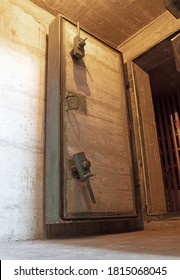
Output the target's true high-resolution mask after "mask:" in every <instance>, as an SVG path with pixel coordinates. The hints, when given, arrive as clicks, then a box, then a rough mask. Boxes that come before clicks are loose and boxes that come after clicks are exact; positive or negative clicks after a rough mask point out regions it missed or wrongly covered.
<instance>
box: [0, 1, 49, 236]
mask: <svg viewBox="0 0 180 280" xmlns="http://www.w3.org/2000/svg"><path fill="white" fill-rule="evenodd" d="M0 4H1V7H0V61H1V63H0V89H1V91H0V213H1V215H0V240H1V241H3V240H5V241H6V240H23V239H34V238H41V237H42V236H43V215H44V213H43V193H44V189H43V188H44V187H43V168H44V166H43V162H44V159H43V149H44V96H45V57H46V34H47V30H48V25H49V23H50V21H51V20H52V18H53V17H52V16H51V15H49V14H48V13H47V12H45V11H43V10H41V9H39V8H38V7H37V6H35V5H33V4H32V3H31V2H29V1H27V0H23V1H19V0H1V1H0Z"/></svg>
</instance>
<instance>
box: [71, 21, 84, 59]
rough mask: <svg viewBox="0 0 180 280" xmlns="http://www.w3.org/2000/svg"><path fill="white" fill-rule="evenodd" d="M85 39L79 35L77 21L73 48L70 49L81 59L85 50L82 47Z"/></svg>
mask: <svg viewBox="0 0 180 280" xmlns="http://www.w3.org/2000/svg"><path fill="white" fill-rule="evenodd" d="M86 40H87V38H86V39H83V38H81V37H80V28H79V22H78V23H77V36H76V37H74V48H73V50H72V53H73V55H74V56H75V57H76V58H78V59H81V58H83V57H84V56H85V50H84V47H85V45H86Z"/></svg>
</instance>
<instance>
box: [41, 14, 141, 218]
mask: <svg viewBox="0 0 180 280" xmlns="http://www.w3.org/2000/svg"><path fill="white" fill-rule="evenodd" d="M57 21H58V20H57ZM55 25H56V26H55V28H56V29H57V28H59V29H60V32H59V34H60V35H58V36H59V37H58V36H57V33H56V32H54V31H52V32H51V33H52V34H51V36H54V43H53V44H52V46H51V44H50V47H49V52H51V53H52V60H53V62H51V65H53V66H51V65H49V70H48V71H49V78H48V79H49V86H48V91H49V92H50V94H49V97H48V98H49V99H51V100H49V101H48V100H47V102H50V103H51V102H54V105H52V106H51V107H50V105H48V106H49V110H51V111H52V112H51V114H53V110H54V109H53V108H55V109H56V106H57V105H56V103H58V102H60V114H59V115H58V114H57V115H56V116H55V117H54V118H52V119H50V120H49V122H51V124H52V125H51V124H49V130H48V128H47V134H51V137H52V138H53V137H58V139H59V140H58V141H59V145H61V147H60V148H58V147H56V146H57V145H58V143H57V141H55V142H54V144H52V142H51V141H50V140H48V141H47V151H48V152H47V176H46V177H47V180H46V185H47V192H46V197H47V199H49V197H50V196H51V200H49V201H48V205H49V209H50V210H48V211H49V212H48V211H47V212H48V215H49V220H53V219H54V221H57V216H58V213H59V211H56V213H55V214H54V208H53V207H55V206H52V204H53V203H54V205H56V203H57V204H58V203H59V201H60V208H61V218H63V219H65V220H66V219H67V220H68V219H70V220H73V219H84V218H88V219H95V218H111V217H133V216H136V209H135V195H134V182H133V166H132V158H131V157H132V152H131V145H130V135H129V132H130V129H129V127H130V126H129V121H128V109H127V104H126V91H125V84H124V76H123V64H122V59H121V56H120V53H119V52H117V51H115V50H113V49H112V48H110V47H108V46H107V45H105V44H103V43H102V42H100V41H99V40H97V39H96V38H94V37H93V36H91V35H89V34H87V33H86V32H84V31H81V34H80V36H81V37H82V38H87V40H86V46H85V57H84V58H83V59H76V58H74V57H73V56H72V52H71V51H72V49H73V39H74V37H75V36H76V35H77V30H76V26H74V25H73V24H71V23H70V22H68V21H66V20H64V19H63V20H61V21H60V20H59V22H58V23H55ZM52 30H53V28H52ZM53 32H54V33H53ZM55 36H56V37H55ZM52 41H53V40H52ZM55 44H56V45H57V44H59V48H60V54H58V56H57V54H56V56H57V58H55V57H54V56H55V51H54V45H55ZM58 59H60V60H61V63H60V64H58ZM49 63H50V62H49ZM55 69H56V70H57V71H56V70H55ZM55 71H56V74H55ZM57 79H59V80H60V82H59V83H60V85H59V83H58V82H57ZM55 83H56V86H55ZM58 87H59V88H58ZM56 88H58V90H59V91H60V93H59V97H56V96H55V92H56ZM53 96H54V97H53ZM53 106H54V107H53ZM56 118H57V123H58V124H57V125H56ZM59 118H60V120H59ZM59 126H60V132H59V134H58V135H57V133H56V132H55V128H54V127H57V129H59ZM53 129H54V130H53ZM53 135H54V136H53ZM59 137H60V138H59ZM53 139H54V138H53ZM53 141H54V140H53ZM55 147H56V149H55ZM56 151H57V154H58V153H59V154H60V156H59V158H60V163H59V162H58V157H56ZM79 152H84V153H85V155H86V157H87V159H88V160H89V161H90V162H91V172H92V173H95V176H93V177H90V178H89V181H90V184H91V188H92V191H93V194H94V197H95V201H96V203H93V202H92V200H91V197H90V195H89V192H88V188H87V185H86V182H82V181H81V180H80V179H78V178H76V176H74V175H73V172H72V165H71V164H72V159H73V155H74V154H76V153H79ZM54 162H55V164H54ZM58 172H60V175H59V173H58ZM52 173H53V176H55V179H54V177H53V176H52ZM58 182H60V183H59V184H60V194H59V192H58V188H56V186H55V184H58ZM48 185H49V186H50V187H49V189H48ZM53 188H54V195H53V196H52V190H53ZM50 203H51V205H50ZM49 213H50V214H49ZM52 215H54V217H53V219H51V217H52Z"/></svg>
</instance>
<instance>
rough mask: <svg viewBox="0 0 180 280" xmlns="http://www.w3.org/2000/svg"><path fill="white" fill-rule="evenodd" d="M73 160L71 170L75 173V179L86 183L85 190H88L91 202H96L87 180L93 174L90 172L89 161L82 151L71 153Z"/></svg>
mask: <svg viewBox="0 0 180 280" xmlns="http://www.w3.org/2000/svg"><path fill="white" fill-rule="evenodd" d="M73 161H74V163H72V165H71V170H72V172H73V173H74V174H75V175H76V178H77V179H80V180H81V181H83V182H85V183H86V186H87V190H88V192H89V196H90V198H91V201H92V203H96V200H95V197H94V194H93V191H92V188H91V184H90V181H89V177H91V176H94V175H95V174H92V173H91V170H90V167H91V162H90V161H89V160H88V159H87V158H86V156H85V154H84V152H80V153H77V154H74V155H73Z"/></svg>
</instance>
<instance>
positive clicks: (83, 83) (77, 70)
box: [71, 53, 93, 96]
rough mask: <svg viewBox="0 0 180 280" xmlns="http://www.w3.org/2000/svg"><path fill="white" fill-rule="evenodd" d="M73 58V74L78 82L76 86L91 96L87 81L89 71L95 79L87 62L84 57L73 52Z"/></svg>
mask: <svg viewBox="0 0 180 280" xmlns="http://www.w3.org/2000/svg"><path fill="white" fill-rule="evenodd" d="M71 57H72V60H73V76H74V81H75V83H76V87H77V89H78V90H79V91H81V92H82V93H84V94H85V95H86V96H90V95H91V92H90V89H89V86H88V82H87V73H88V75H89V77H90V79H91V80H92V81H93V79H92V76H91V74H90V73H89V71H88V69H87V67H86V64H85V62H84V61H83V60H82V59H78V58H76V57H75V56H73V54H72V53H71Z"/></svg>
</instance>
